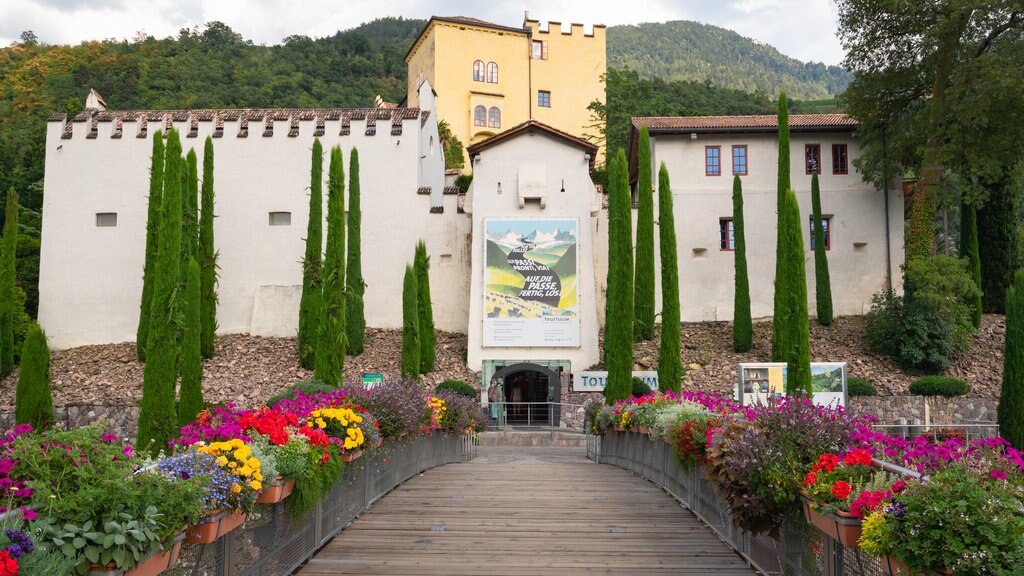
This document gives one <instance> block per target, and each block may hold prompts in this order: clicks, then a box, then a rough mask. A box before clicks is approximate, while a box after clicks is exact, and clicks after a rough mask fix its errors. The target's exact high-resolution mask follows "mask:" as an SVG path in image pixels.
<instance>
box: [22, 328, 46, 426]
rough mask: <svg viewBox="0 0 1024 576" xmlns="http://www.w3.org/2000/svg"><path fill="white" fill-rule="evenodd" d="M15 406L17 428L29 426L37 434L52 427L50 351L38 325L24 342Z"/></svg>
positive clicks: (44, 335) (30, 331)
mask: <svg viewBox="0 0 1024 576" xmlns="http://www.w3.org/2000/svg"><path fill="white" fill-rule="evenodd" d="M14 406H15V407H14V415H15V416H14V417H15V422H16V423H18V424H31V425H32V427H33V428H35V429H36V430H40V429H44V428H49V427H50V426H51V425H52V424H53V421H54V417H53V394H52V392H51V391H50V348H49V347H48V346H47V345H46V334H44V333H43V329H42V328H40V327H39V326H38V325H35V326H33V327H32V329H31V330H29V333H28V336H27V337H26V338H25V346H24V347H23V349H22V352H21V372H20V373H19V374H18V388H17V392H16V394H15V400H14Z"/></svg>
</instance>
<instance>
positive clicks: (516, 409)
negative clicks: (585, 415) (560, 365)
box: [489, 362, 561, 426]
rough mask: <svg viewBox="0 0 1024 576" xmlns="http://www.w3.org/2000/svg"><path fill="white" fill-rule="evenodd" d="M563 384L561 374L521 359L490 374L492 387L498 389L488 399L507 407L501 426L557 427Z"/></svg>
mask: <svg viewBox="0 0 1024 576" xmlns="http://www.w3.org/2000/svg"><path fill="white" fill-rule="evenodd" d="M560 385H561V384H560V381H559V378H558V373H557V372H555V371H554V370H551V369H550V368H547V367H545V366H541V365H539V364H533V363H530V362H522V363H519V364H512V365H509V366H505V367H503V368H501V369H499V370H498V371H497V372H495V373H494V376H492V377H491V382H490V386H491V387H492V389H493V388H494V387H497V389H496V390H495V393H493V394H491V395H490V398H489V399H490V401H491V402H500V403H501V404H502V406H503V407H504V410H502V414H501V417H500V420H501V421H502V422H500V423H499V425H500V424H505V423H507V424H511V425H519V426H523V425H526V426H558V422H559V420H560V417H561V416H560V414H559V411H558V400H559V395H560V392H561V389H560ZM492 414H495V412H494V411H492ZM495 415H496V414H495ZM496 416H497V415H496Z"/></svg>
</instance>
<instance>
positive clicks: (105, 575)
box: [89, 534, 185, 576]
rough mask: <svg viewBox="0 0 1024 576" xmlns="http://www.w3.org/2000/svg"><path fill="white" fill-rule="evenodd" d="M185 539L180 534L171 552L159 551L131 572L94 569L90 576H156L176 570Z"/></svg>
mask: <svg viewBox="0 0 1024 576" xmlns="http://www.w3.org/2000/svg"><path fill="white" fill-rule="evenodd" d="M184 539H185V535H184V534H178V535H177V536H176V537H175V538H174V544H173V545H172V546H171V548H170V549H169V550H159V551H157V552H156V553H155V554H153V555H152V556H150V557H149V558H147V559H146V560H143V561H142V562H140V563H139V565H138V566H136V567H135V568H132V569H131V570H125V569H112V570H104V569H102V568H93V569H92V570H89V576H120V575H123V576H156V575H157V574H163V573H164V572H166V571H167V570H170V569H171V568H174V565H175V564H177V562H178V553H179V552H181V541H182V540H184Z"/></svg>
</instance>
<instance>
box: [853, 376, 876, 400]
mask: <svg viewBox="0 0 1024 576" xmlns="http://www.w3.org/2000/svg"><path fill="white" fill-rule="evenodd" d="M846 393H847V394H848V395H850V396H878V390H876V389H875V386H874V385H873V384H872V383H871V381H870V380H868V379H867V378H847V379H846Z"/></svg>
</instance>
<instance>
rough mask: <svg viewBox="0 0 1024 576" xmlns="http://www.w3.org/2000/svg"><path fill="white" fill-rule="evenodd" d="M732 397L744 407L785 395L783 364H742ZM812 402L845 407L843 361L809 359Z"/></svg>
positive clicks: (844, 368) (844, 367)
mask: <svg viewBox="0 0 1024 576" xmlns="http://www.w3.org/2000/svg"><path fill="white" fill-rule="evenodd" d="M737 372H738V380H737V383H736V389H735V394H734V398H735V399H736V400H737V401H739V402H741V403H742V404H743V405H744V406H749V405H751V404H759V403H764V402H767V401H768V399H769V398H781V397H783V396H785V395H786V377H787V370H786V364H785V363H782V362H765V363H746V362H744V363H741V364H740V365H739V370H738V371H737ZM811 390H812V393H813V401H814V403H815V404H817V405H819V406H832V407H836V406H846V363H845V362H811Z"/></svg>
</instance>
